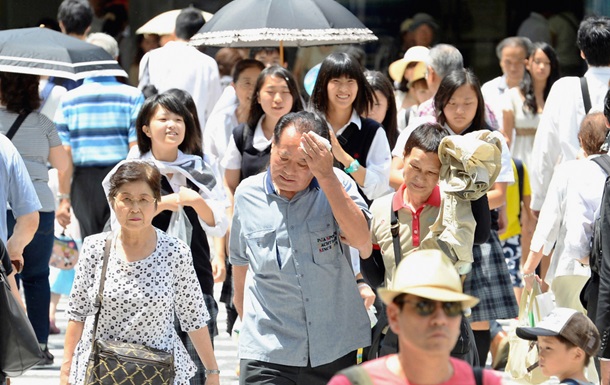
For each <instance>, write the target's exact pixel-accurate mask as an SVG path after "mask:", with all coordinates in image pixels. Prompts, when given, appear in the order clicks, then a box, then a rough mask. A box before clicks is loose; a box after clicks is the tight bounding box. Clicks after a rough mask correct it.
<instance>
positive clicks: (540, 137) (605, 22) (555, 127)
mask: <svg viewBox="0 0 610 385" xmlns="http://www.w3.org/2000/svg"><path fill="white" fill-rule="evenodd" d="M577 44H578V48H579V49H580V54H581V56H582V57H583V59H585V60H586V61H587V64H588V66H589V69H588V70H587V72H586V73H585V76H584V77H583V78H581V79H584V81H583V80H581V79H579V78H578V77H574V76H568V77H563V78H561V79H559V80H558V81H556V82H555V84H553V87H552V88H551V91H550V93H549V96H548V97H547V99H546V103H545V106H544V111H543V113H542V116H541V117H540V123H539V124H538V130H537V132H536V138H535V140H534V148H533V149H532V154H533V155H532V160H531V164H530V165H529V166H530V184H531V186H532V205H531V208H532V210H534V213H535V214H536V215H537V213H538V212H539V211H540V208H541V207H542V204H543V202H544V199H545V197H546V194H547V190H548V187H549V183H550V182H551V178H552V176H553V172H554V169H555V166H556V165H557V164H558V163H561V162H565V161H567V160H572V159H576V157H577V154H578V152H579V147H580V146H579V143H578V130H579V127H580V122H582V120H583V118H584V116H585V115H586V114H587V113H588V112H589V111H590V110H592V109H593V110H601V109H602V106H603V102H604V96H605V95H606V91H607V90H608V82H609V81H610V18H609V17H606V16H592V17H589V18H587V19H585V20H583V21H582V23H580V28H579V29H578V36H577ZM587 96H588V98H587ZM587 99H588V102H589V103H585V100H587Z"/></svg>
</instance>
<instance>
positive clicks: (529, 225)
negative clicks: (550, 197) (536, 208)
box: [521, 195, 536, 264]
mask: <svg viewBox="0 0 610 385" xmlns="http://www.w3.org/2000/svg"><path fill="white" fill-rule="evenodd" d="M531 203H532V199H531V196H529V195H527V196H524V197H523V203H522V204H521V253H522V254H521V255H528V254H529V252H530V244H531V242H532V236H533V235H534V229H535V228H536V219H535V218H534V215H533V214H532V211H531V210H530V204H531ZM524 263H525V261H524V260H523V258H522V259H521V264H524Z"/></svg>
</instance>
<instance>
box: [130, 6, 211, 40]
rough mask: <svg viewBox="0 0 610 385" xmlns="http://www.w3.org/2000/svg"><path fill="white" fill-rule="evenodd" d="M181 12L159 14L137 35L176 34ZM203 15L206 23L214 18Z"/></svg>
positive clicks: (142, 27) (139, 29)
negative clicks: (177, 18) (177, 21)
mask: <svg viewBox="0 0 610 385" xmlns="http://www.w3.org/2000/svg"><path fill="white" fill-rule="evenodd" d="M180 11H182V9H173V10H171V11H167V12H163V13H160V14H158V15H157V16H155V17H153V18H152V19H150V20H148V21H147V22H146V23H145V24H144V25H143V26H141V27H140V28H138V29H137V30H136V34H137V35H143V34H147V33H153V34H155V35H169V34H172V33H174V29H175V28H176V17H178V14H179V13H180ZM201 14H202V15H203V19H204V20H205V21H206V22H207V21H208V20H210V19H211V18H212V16H214V15H212V14H211V13H209V12H204V11H201Z"/></svg>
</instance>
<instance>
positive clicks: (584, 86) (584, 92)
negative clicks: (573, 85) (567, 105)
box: [580, 76, 591, 114]
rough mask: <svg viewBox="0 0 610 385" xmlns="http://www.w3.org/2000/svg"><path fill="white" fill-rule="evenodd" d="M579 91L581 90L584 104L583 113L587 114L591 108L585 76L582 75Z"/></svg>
mask: <svg viewBox="0 0 610 385" xmlns="http://www.w3.org/2000/svg"><path fill="white" fill-rule="evenodd" d="M580 92H582V101H583V102H584V104H585V114H588V113H589V110H590V109H591V96H589V86H588V85H587V78H586V77H584V76H583V77H581V78H580Z"/></svg>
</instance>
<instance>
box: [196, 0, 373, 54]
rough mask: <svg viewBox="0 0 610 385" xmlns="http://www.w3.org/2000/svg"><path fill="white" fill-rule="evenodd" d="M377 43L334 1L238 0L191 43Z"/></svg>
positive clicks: (290, 45)
mask: <svg viewBox="0 0 610 385" xmlns="http://www.w3.org/2000/svg"><path fill="white" fill-rule="evenodd" d="M374 40H377V37H376V36H375V35H374V34H373V32H372V31H371V30H369V29H368V28H366V27H365V26H364V25H363V24H362V23H361V22H360V20H358V18H356V16H354V15H353V14H352V13H351V12H350V11H349V10H347V9H346V8H345V7H343V6H342V5H341V4H339V3H337V2H336V1H334V0H234V1H232V2H230V3H229V4H227V5H225V6H224V7H222V8H221V9H220V10H218V12H216V13H215V14H214V17H213V18H212V19H211V20H210V21H209V22H208V23H206V24H205V25H204V26H203V27H202V28H201V30H200V31H199V32H198V33H197V34H196V35H195V36H193V38H192V39H191V44H193V45H201V44H204V45H208V46H220V47H277V46H282V45H284V46H289V47H306V46H314V45H331V44H352V43H363V42H367V41H374Z"/></svg>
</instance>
